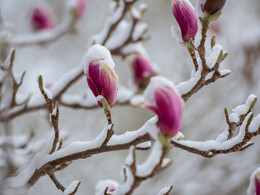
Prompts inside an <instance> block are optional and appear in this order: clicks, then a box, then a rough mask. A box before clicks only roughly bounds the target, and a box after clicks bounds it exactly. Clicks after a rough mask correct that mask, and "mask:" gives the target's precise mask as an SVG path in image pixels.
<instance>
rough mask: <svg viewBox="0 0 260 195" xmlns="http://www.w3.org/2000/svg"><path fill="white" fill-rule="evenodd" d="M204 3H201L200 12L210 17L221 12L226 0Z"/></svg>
mask: <svg viewBox="0 0 260 195" xmlns="http://www.w3.org/2000/svg"><path fill="white" fill-rule="evenodd" d="M204 2H205V3H203V2H202V3H201V9H202V11H203V12H204V11H206V12H208V13H210V14H211V15H212V14H214V13H216V12H218V11H220V10H222V8H223V7H224V5H225V3H226V0H206V1H205V0H204Z"/></svg>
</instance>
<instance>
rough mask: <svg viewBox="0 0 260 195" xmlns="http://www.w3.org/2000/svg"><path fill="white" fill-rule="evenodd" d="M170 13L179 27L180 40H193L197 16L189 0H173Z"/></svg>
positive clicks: (196, 27) (196, 30) (196, 29)
mask: <svg viewBox="0 0 260 195" xmlns="http://www.w3.org/2000/svg"><path fill="white" fill-rule="evenodd" d="M172 13H173V15H174V17H175V19H176V21H177V23H178V24H179V26H180V29H181V35H182V40H183V41H184V42H187V41H189V40H190V39H193V40H194V39H195V36H196V34H197V32H198V16H197V14H196V12H195V10H194V8H193V6H192V4H191V3H190V2H189V0H173V3H172ZM173 30H177V29H172V31H173ZM173 33H174V32H173ZM174 34H179V33H178V32H177V33H174Z"/></svg>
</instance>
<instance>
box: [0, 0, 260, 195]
mask: <svg viewBox="0 0 260 195" xmlns="http://www.w3.org/2000/svg"><path fill="white" fill-rule="evenodd" d="M36 2H37V1H36V0H23V1H20V0H0V9H1V12H2V16H3V20H4V21H5V22H8V23H10V24H11V25H12V26H13V28H14V29H15V31H16V32H17V33H18V34H26V33H29V32H31V31H32V29H31V27H30V23H29V14H30V10H31V8H32V6H33V5H34V4H35V3H36ZM46 2H47V3H48V4H49V6H50V7H51V8H52V9H53V12H54V13H55V15H56V22H57V23H59V22H60V21H61V20H62V17H63V16H64V1H63V0H56V1H52V0H48V1H46ZM109 2H110V0H89V5H88V10H87V13H86V14H85V15H84V17H83V18H82V19H81V20H80V21H79V23H78V24H77V32H76V33H74V34H68V35H65V36H63V37H62V38H60V39H59V40H58V41H56V42H54V43H51V44H47V45H44V46H30V47H22V48H17V50H16V59H15V64H14V66H15V71H16V72H21V71H23V70H26V76H25V79H24V84H23V86H22V88H21V89H20V91H19V93H22V94H25V95H26V94H29V93H38V86H37V82H36V79H37V76H38V75H40V74H41V75H43V78H44V81H45V83H50V84H51V83H55V82H57V81H58V80H59V78H60V77H61V76H62V75H63V74H65V73H67V72H68V71H69V70H71V69H73V67H76V66H79V63H80V60H81V59H82V57H83V56H84V55H85V53H86V51H87V49H88V47H89V41H90V38H91V37H92V36H93V35H94V34H97V33H99V32H100V31H101V30H102V27H103V25H104V22H105V20H106V18H107V17H108V16H107V14H108V10H107V8H108V4H109ZM140 2H145V3H147V4H148V6H149V7H148V10H147V13H146V14H145V15H144V18H143V21H144V22H146V23H147V24H149V31H148V35H149V36H150V37H151V38H150V39H149V40H148V41H146V42H144V46H145V47H146V49H147V51H148V54H149V55H150V57H151V59H152V60H153V61H154V62H156V63H157V65H158V67H159V68H160V70H161V74H162V75H163V76H165V77H167V78H169V79H170V80H172V81H173V82H174V83H175V84H177V83H179V82H181V81H185V80H187V79H189V77H190V72H191V69H192V61H191V59H190V57H189V55H188V53H187V51H186V49H185V48H184V47H182V46H181V45H180V44H179V43H177V42H176V41H175V39H174V38H173V37H172V36H171V33H170V27H171V25H173V24H176V22H175V19H174V17H173V16H172V12H171V1H170V0H142V1H141V0H140ZM191 2H192V3H193V5H194V6H195V5H196V3H197V0H193V1H191ZM259 9H260V1H259V0H249V1H244V0H228V1H227V3H226V5H225V7H224V9H223V14H222V16H221V17H220V18H219V19H218V23H216V24H215V25H214V26H212V28H211V30H210V31H209V36H212V35H213V34H214V33H216V34H217V43H219V44H221V45H222V46H223V48H224V50H225V51H227V52H228V53H229V56H228V58H227V59H226V60H225V62H224V63H223V66H224V67H225V68H229V69H230V70H231V71H232V74H231V75H230V76H229V77H227V78H225V79H220V80H218V81H217V82H216V83H214V84H211V85H210V86H207V87H204V88H203V89H202V90H201V91H199V92H198V93H197V94H195V95H194V96H192V98H191V99H190V100H189V101H188V102H187V103H186V104H185V110H184V118H183V124H182V130H181V131H182V133H183V134H184V135H185V139H190V140H197V141H203V140H208V139H214V138H216V137H217V136H218V135H219V134H220V133H221V132H222V131H223V130H224V128H225V127H226V124H225V117H224V108H225V107H227V108H228V110H229V111H231V109H232V108H234V107H235V106H237V105H239V104H242V103H243V102H244V101H245V100H246V99H247V97H248V96H249V95H250V94H251V93H253V94H255V95H256V96H258V97H260V87H259V82H260V78H259V73H260V61H259V59H260V49H259V48H260V22H259V21H260V12H259ZM114 60H115V63H116V71H117V73H118V75H119V80H120V82H121V83H122V84H123V85H125V86H128V85H129V84H130V83H131V82H132V73H131V69H130V66H129V60H125V61H123V60H122V59H121V58H120V57H114ZM86 88H87V83H86V81H85V78H82V79H81V80H80V81H79V82H78V83H77V84H76V85H75V87H73V88H72V89H71V90H69V91H68V93H72V94H75V93H80V92H82V91H84V90H86ZM259 112H260V103H259V102H258V103H257V105H256V108H255V113H259ZM112 116H113V121H114V123H115V131H116V133H123V132H125V131H127V130H135V129H138V128H140V127H141V126H142V125H143V124H144V123H145V121H146V120H148V119H149V118H150V117H151V116H153V113H151V112H149V111H147V110H143V109H136V108H131V107H114V108H113V110H112ZM105 121H106V119H105V116H104V114H103V111H102V110H101V109H97V110H72V109H68V108H65V107H61V114H60V128H61V130H62V131H63V133H64V134H66V135H68V139H67V140H66V142H65V143H64V145H68V144H69V143H71V142H72V141H76V140H82V141H83V140H91V139H93V138H95V136H96V135H97V134H98V133H99V132H100V131H101V130H102V129H103V125H104V123H105ZM11 126H12V129H13V132H14V134H18V135H20V134H28V133H29V132H30V131H34V133H35V137H34V140H37V139H40V138H45V137H46V136H47V135H48V133H49V132H50V131H51V128H50V125H49V123H48V121H47V120H46V113H45V111H39V112H34V113H29V114H26V115H24V116H21V117H18V118H16V119H14V120H13V121H12V123H11ZM0 128H3V126H0ZM0 135H1V132H0ZM253 141H254V142H255V145H254V146H252V147H249V148H248V149H247V150H246V151H243V152H238V153H233V154H227V155H218V156H216V157H214V158H212V159H206V158H203V157H201V156H198V155H196V154H192V153H188V152H186V151H182V150H180V149H177V148H176V149H175V148H174V149H173V150H171V152H170V154H169V156H170V158H171V159H173V164H172V165H171V166H170V167H169V168H168V169H167V170H165V171H164V172H162V173H161V174H159V175H157V176H156V177H154V178H152V179H150V180H148V181H146V182H144V183H143V184H142V185H141V186H140V187H139V188H138V189H137V190H136V192H135V193H134V194H137V195H150V194H156V193H157V192H159V191H160V189H161V188H163V187H165V186H169V185H173V189H174V190H173V194H176V195H187V194H193V195H220V194H225V195H234V194H241V195H242V194H246V189H247V187H248V185H249V176H250V175H251V173H252V172H253V171H254V170H255V169H256V168H257V167H259V166H260V155H259V152H260V137H256V138H255V139H253ZM148 153H149V152H138V161H140V162H142V160H144V159H145V157H146V156H147V155H148ZM127 154H128V152H127V151H122V152H113V153H107V154H101V155H96V156H93V157H91V158H88V159H86V160H78V161H74V162H73V163H72V164H71V165H70V166H69V167H68V168H66V169H65V170H63V171H61V172H57V178H59V179H60V181H61V183H62V184H64V185H65V186H68V185H69V184H70V183H71V182H72V181H73V180H79V181H81V182H82V184H81V186H80V188H79V191H78V193H77V194H79V195H81V194H82V195H83V194H94V187H95V185H96V183H97V182H98V181H99V180H104V179H115V180H117V181H119V182H120V181H122V180H121V177H120V171H121V166H122V165H123V164H124V160H125V157H126V155H127ZM0 173H1V172H0ZM46 193H48V194H49V195H52V194H53V195H54V194H55V195H56V194H62V193H61V192H59V191H58V190H57V189H56V187H55V186H54V184H53V183H52V181H51V180H50V179H49V177H46V176H45V177H42V178H41V179H40V180H38V182H37V183H36V184H35V185H34V186H33V187H32V188H31V189H30V190H29V192H26V193H25V194H30V195H33V194H46Z"/></svg>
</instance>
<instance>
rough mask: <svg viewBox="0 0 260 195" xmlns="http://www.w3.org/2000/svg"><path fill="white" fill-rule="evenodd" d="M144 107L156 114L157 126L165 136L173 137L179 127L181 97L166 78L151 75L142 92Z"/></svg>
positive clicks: (181, 109) (181, 108)
mask: <svg viewBox="0 0 260 195" xmlns="http://www.w3.org/2000/svg"><path fill="white" fill-rule="evenodd" d="M144 97H145V108H147V109H150V110H152V111H153V112H155V113H156V114H157V116H158V126H159V127H160V131H161V132H162V133H163V134H164V135H165V136H170V137H174V136H175V135H176V134H177V133H178V132H179V131H180V128H181V121H182V111H183V105H182V99H181V97H180V95H179V94H178V92H177V91H176V89H175V87H174V85H173V84H172V83H171V82H170V81H169V80H167V79H165V78H163V77H160V76H156V77H153V78H152V79H151V81H150V84H149V85H148V87H147V89H146V90H145V93H144Z"/></svg>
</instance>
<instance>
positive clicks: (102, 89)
mask: <svg viewBox="0 0 260 195" xmlns="http://www.w3.org/2000/svg"><path fill="white" fill-rule="evenodd" d="M114 67H115V64H114V62H113V60H112V57H111V54H110V51H109V50H108V49H106V48H105V47H103V46H101V45H98V44H97V45H94V46H92V47H91V48H90V49H89V50H88V52H87V54H86V61H85V65H84V72H85V74H86V77H87V82H88V85H89V88H90V89H91V91H92V92H93V94H94V95H95V97H97V98H98V103H99V105H100V106H101V107H102V102H101V99H99V97H100V96H102V97H103V98H105V99H106V101H107V102H108V104H109V105H110V106H111V107H112V106H113V105H114V104H115V102H116V98H117V90H118V76H117V74H116V73H115V70H114Z"/></svg>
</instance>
